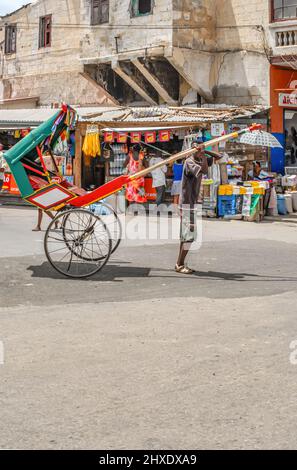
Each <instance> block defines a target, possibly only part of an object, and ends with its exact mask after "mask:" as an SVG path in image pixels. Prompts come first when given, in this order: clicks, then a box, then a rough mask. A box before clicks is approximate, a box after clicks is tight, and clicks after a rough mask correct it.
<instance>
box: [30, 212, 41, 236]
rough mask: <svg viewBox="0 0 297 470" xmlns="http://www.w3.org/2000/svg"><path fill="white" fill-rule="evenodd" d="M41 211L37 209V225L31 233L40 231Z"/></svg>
mask: <svg viewBox="0 0 297 470" xmlns="http://www.w3.org/2000/svg"><path fill="white" fill-rule="evenodd" d="M42 217H43V211H42V210H41V209H38V220H37V225H36V227H35V228H33V230H32V232H40V231H41V223H42Z"/></svg>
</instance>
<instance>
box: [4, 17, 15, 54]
mask: <svg viewBox="0 0 297 470" xmlns="http://www.w3.org/2000/svg"><path fill="white" fill-rule="evenodd" d="M12 31H14V34H15V40H14V47H12V46H13V41H12V33H11V32H12ZM16 50H17V24H16V23H13V24H8V25H6V26H5V40H4V53H5V55H11V54H16Z"/></svg>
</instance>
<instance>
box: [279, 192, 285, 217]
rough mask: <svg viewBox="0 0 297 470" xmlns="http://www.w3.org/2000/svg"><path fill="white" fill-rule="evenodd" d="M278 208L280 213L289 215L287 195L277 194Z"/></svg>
mask: <svg viewBox="0 0 297 470" xmlns="http://www.w3.org/2000/svg"><path fill="white" fill-rule="evenodd" d="M277 210H278V213H279V215H287V206H286V199H285V196H277Z"/></svg>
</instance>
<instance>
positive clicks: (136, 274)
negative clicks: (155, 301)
mask: <svg viewBox="0 0 297 470" xmlns="http://www.w3.org/2000/svg"><path fill="white" fill-rule="evenodd" d="M121 264H122V263H121ZM121 264H116V263H114V264H109V265H108V266H105V267H104V269H103V270H102V271H101V272H99V273H97V274H96V275H94V276H92V277H90V278H87V279H78V280H77V282H79V281H96V282H98V281H101V282H111V281H112V282H123V280H124V279H129V278H130V279H132V278H138V279H139V278H150V279H156V278H159V279H172V280H176V279H184V280H192V281H197V280H214V281H236V282H254V281H259V282H263V281H265V282H295V283H296V282H297V277H290V276H272V275H266V274H251V273H226V272H218V271H198V272H196V273H194V275H193V276H185V275H181V274H178V273H175V272H174V271H173V270H172V269H161V268H155V269H153V268H146V267H139V266H122V265H121ZM128 264H129V263H128ZM27 270H28V271H31V273H32V276H31V277H33V278H40V279H57V280H59V279H60V280H67V279H68V278H67V277H65V276H63V275H62V274H59V273H58V272H57V271H55V270H54V269H53V268H52V267H51V265H50V264H49V263H48V262H44V263H42V264H41V265H38V266H29V267H28V268H27Z"/></svg>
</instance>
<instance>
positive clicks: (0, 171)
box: [0, 143, 7, 191]
mask: <svg viewBox="0 0 297 470" xmlns="http://www.w3.org/2000/svg"><path fill="white" fill-rule="evenodd" d="M6 165H7V164H6V161H5V159H4V152H3V145H2V144H1V143H0V191H1V189H2V186H3V180H4V172H5V168H6Z"/></svg>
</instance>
